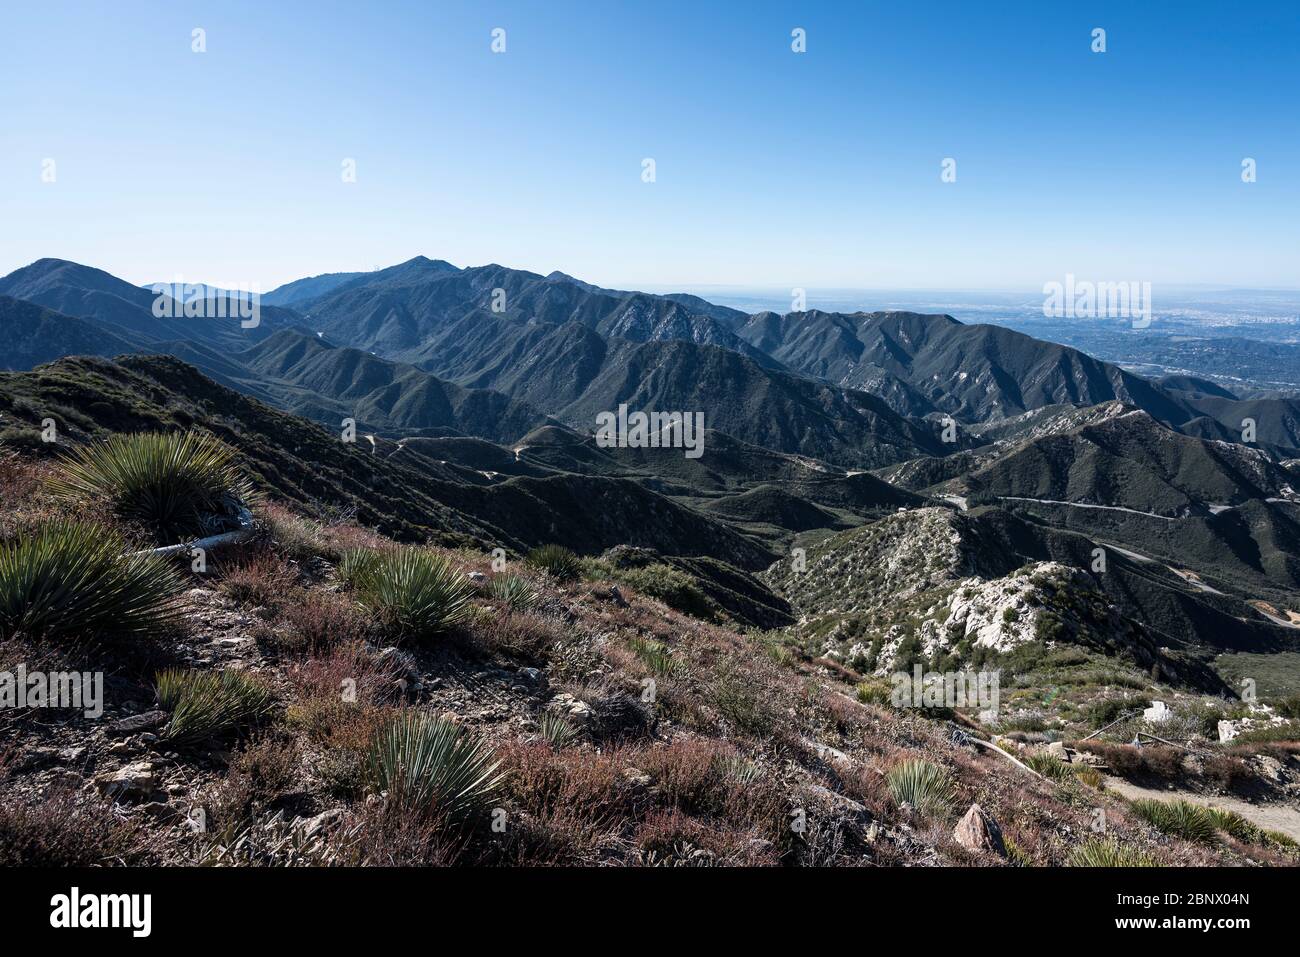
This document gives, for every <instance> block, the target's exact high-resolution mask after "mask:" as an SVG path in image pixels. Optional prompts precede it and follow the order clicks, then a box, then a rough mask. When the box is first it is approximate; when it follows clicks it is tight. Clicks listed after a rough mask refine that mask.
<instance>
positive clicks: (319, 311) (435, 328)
mask: <svg viewBox="0 0 1300 957" xmlns="http://www.w3.org/2000/svg"><path fill="white" fill-rule="evenodd" d="M697 302H698V303H700V304H702V305H696V303H697ZM302 304H303V305H304V308H306V309H308V311H309V312H310V314H311V322H312V324H313V326H314V327H315V328H316V329H317V330H318V331H322V332H324V333H326V334H327V335H329V336H331V337H333V338H335V339H336V340H337V341H340V342H344V343H346V344H348V345H352V346H356V347H358V348H361V349H367V350H373V351H375V352H378V353H380V354H381V355H385V356H389V357H391V358H400V359H406V360H409V361H415V360H416V359H417V358H418V353H419V352H420V351H421V350H425V349H427V348H428V347H430V346H431V345H433V344H434V343H438V342H440V341H441V340H442V338H443V335H444V333H445V332H446V331H447V329H448V328H449V327H450V326H452V325H455V324H456V323H458V322H459V321H461V320H463V319H465V318H467V317H479V318H484V317H496V318H503V319H508V320H516V321H518V322H528V321H535V322H543V323H548V324H552V325H563V324H564V323H568V322H577V323H580V324H581V325H583V326H585V327H587V328H589V329H592V330H593V331H595V332H598V333H599V334H601V335H602V336H606V337H616V338H622V339H630V340H633V341H638V342H643V341H648V340H667V339H684V340H687V341H691V342H701V343H709V344H713V345H720V346H723V347H725V348H729V349H734V350H737V351H741V352H746V353H749V354H750V355H751V356H752V357H753V358H756V359H758V360H759V361H770V360H767V359H766V357H765V356H763V355H762V353H760V352H758V351H757V350H754V349H751V348H750V347H749V346H748V344H747V343H745V342H743V341H742V340H740V339H739V338H737V337H736V335H735V334H734V333H733V332H732V331H731V328H730V326H731V325H733V324H734V323H735V322H736V321H737V319H738V317H736V316H733V315H732V312H733V311H730V310H723V309H722V307H716V306H713V305H712V304H710V303H704V301H703V300H698V301H697V300H694V298H693V297H682V296H679V297H677V298H668V297H665V296H654V295H650V294H647V293H637V292H619V291H615V290H608V289H601V288H599V287H597V286H593V285H591V284H590V283H584V282H581V281H579V280H576V279H573V278H572V277H570V276H567V275H565V274H564V273H560V272H554V273H551V274H550V275H548V276H541V275H538V274H537V273H531V272H527V271H525V270H519V269H508V268H506V267H505V266H499V265H496V264H490V265H487V266H476V267H471V268H467V269H457V268H455V267H454V266H451V265H450V264H449V263H444V262H441V261H432V260H428V259H425V258H424V257H417V258H416V259H413V260H410V261H409V262H407V263H403V264H401V265H400V266H395V267H392V268H391V269H387V270H380V271H379V272H376V273H370V274H366V275H364V276H361V277H358V278H355V279H352V280H350V281H348V282H344V283H342V284H340V285H338V286H337V287H336V288H335V289H333V290H332V291H330V292H327V293H326V294H324V295H322V296H320V297H317V298H315V299H313V300H311V301H310V302H302ZM452 341H453V342H454V339H453V340H452Z"/></svg>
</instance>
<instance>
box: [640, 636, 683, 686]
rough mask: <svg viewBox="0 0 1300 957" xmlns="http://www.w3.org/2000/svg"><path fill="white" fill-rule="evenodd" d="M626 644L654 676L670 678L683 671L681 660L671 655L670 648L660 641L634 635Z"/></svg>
mask: <svg viewBox="0 0 1300 957" xmlns="http://www.w3.org/2000/svg"><path fill="white" fill-rule="evenodd" d="M627 644H628V647H629V648H631V649H632V651H633V653H634V654H635V655H636V656H637V657H638V658H640V659H641V661H642V663H643V664H644V665H645V666H646V668H647V670H649V672H650V673H651V674H652V675H654V676H655V677H656V678H672V677H675V676H678V675H680V674H682V673H683V672H684V671H685V667H684V665H683V664H682V662H680V661H678V660H677V659H676V658H674V657H673V653H672V650H671V649H670V648H669V647H668V646H667V645H665V644H664V643H663V642H662V641H656V640H655V639H653V638H642V637H641V636H640V635H634V636H633V637H631V638H629V639H628V642H627Z"/></svg>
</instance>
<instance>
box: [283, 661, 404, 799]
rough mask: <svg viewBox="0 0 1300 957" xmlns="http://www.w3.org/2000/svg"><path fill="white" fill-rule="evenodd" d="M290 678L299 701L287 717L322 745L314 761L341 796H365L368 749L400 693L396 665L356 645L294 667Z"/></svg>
mask: <svg viewBox="0 0 1300 957" xmlns="http://www.w3.org/2000/svg"><path fill="white" fill-rule="evenodd" d="M289 682H290V684H291V685H292V686H293V688H294V691H295V700H294V702H293V703H292V704H290V705H289V708H288V712H287V714H286V720H287V721H288V723H289V724H290V726H291V727H294V728H296V729H299V730H300V731H301V732H302V734H303V735H304V736H305V737H306V739H307V740H308V741H310V742H311V743H312V744H314V745H316V746H318V747H319V748H320V749H321V753H320V754H318V755H317V756H316V757H315V759H314V760H313V762H312V769H313V770H314V772H315V773H316V775H317V777H318V778H319V779H320V781H321V784H322V785H323V786H324V788H325V790H326V791H328V792H329V793H331V794H334V795H337V796H340V797H354V796H356V795H358V794H360V793H361V790H362V786H363V784H364V778H365V755H366V751H367V749H368V748H369V747H370V745H371V742H372V741H373V740H374V738H375V735H376V734H377V733H378V732H379V731H380V729H382V728H383V727H385V726H386V725H387V723H388V722H389V720H391V716H392V713H393V708H392V704H393V703H394V702H395V700H396V699H397V697H398V687H397V684H396V682H397V670H396V668H395V666H394V665H393V664H392V663H390V662H388V661H385V660H383V659H381V658H380V657H379V656H378V655H377V654H375V653H374V652H372V651H370V650H368V649H367V648H366V647H365V646H364V645H362V644H360V643H353V644H349V645H340V646H339V647H337V648H334V649H332V650H331V651H330V652H329V654H327V655H325V656H324V657H321V658H311V659H308V660H306V661H302V662H298V663H296V664H294V665H292V666H291V667H290V668H289Z"/></svg>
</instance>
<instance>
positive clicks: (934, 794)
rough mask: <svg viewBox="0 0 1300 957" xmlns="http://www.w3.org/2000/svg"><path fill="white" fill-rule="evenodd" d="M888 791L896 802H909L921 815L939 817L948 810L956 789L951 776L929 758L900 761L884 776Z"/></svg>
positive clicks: (954, 798)
mask: <svg viewBox="0 0 1300 957" xmlns="http://www.w3.org/2000/svg"><path fill="white" fill-rule="evenodd" d="M885 780H886V782H887V783H888V784H889V792H890V794H892V795H893V797H894V800H895V801H897V802H898V803H899V804H910V805H912V807H914V808H916V810H917V813H919V814H921V815H922V816H924V817H941V816H943V815H944V814H947V813H948V812H950V811H951V810H952V805H953V801H955V800H956V797H957V791H956V787H955V786H954V784H953V780H952V775H950V774H949V773H948V772H947V771H946V770H945V769H944V768H941V767H939V766H938V765H937V764H932V763H930V762H929V761H925V760H921V759H919V758H913V759H911V760H907V761H901V762H899V763H898V764H896V765H894V767H892V768H890V770H889V772H888V773H887V774H886V775H885Z"/></svg>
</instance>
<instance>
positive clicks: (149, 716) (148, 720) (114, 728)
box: [108, 711, 167, 734]
mask: <svg viewBox="0 0 1300 957" xmlns="http://www.w3.org/2000/svg"><path fill="white" fill-rule="evenodd" d="M166 720H167V712H166V711H146V712H145V713H144V714H133V715H131V717H129V718H123V719H122V720H121V721H114V722H113V723H112V724H110V725H109V726H108V730H109V732H110V733H112V734H136V733H137V732H140V731H148V730H149V729H150V728H157V727H159V726H161V725H162V724H163V722H165V721H166Z"/></svg>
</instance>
